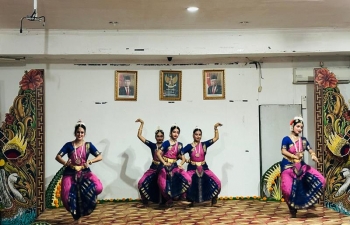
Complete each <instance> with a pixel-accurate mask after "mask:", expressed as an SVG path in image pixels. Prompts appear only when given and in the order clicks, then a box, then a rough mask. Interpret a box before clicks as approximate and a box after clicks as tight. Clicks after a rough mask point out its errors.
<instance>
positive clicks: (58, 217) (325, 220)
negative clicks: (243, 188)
mask: <svg viewBox="0 0 350 225" xmlns="http://www.w3.org/2000/svg"><path fill="white" fill-rule="evenodd" d="M136 205H137V204H135V203H132V202H130V203H113V202H110V203H104V204H99V205H98V206H97V208H96V210H95V211H94V212H93V213H92V214H91V215H90V216H87V217H84V218H83V223H82V225H85V224H90V225H91V224H96V225H99V224H103V225H104V224H109V225H111V224H114V225H117V224H118V225H123V224H128V225H166V224H169V225H179V224H181V225H211V224H215V225H219V224H242V225H244V224H269V225H274V224H276V225H277V224H278V225H280V224H283V225H288V224H293V225H297V224H310V225H311V224H324V225H328V224H337V225H338V224H343V225H350V217H348V216H346V215H343V214H339V213H337V212H334V211H332V210H330V209H327V208H324V207H322V206H317V208H316V210H315V211H307V210H299V211H298V214H297V218H290V216H289V212H288V207H287V206H286V204H285V203H281V202H262V201H248V200H233V201H232V200H231V201H219V205H220V207H210V206H209V205H208V204H198V205H196V206H195V207H192V208H186V207H184V206H179V205H177V206H175V207H174V208H172V209H171V210H169V211H164V208H163V209H162V208H161V209H160V208H158V206H157V205H151V206H150V207H148V208H143V209H139V208H136ZM37 221H45V222H48V223H50V224H52V225H67V224H73V223H74V220H73V219H72V217H71V215H70V214H69V213H68V212H67V211H66V210H65V209H64V208H58V209H47V210H45V212H44V213H43V214H41V215H40V216H39V217H38V219H37Z"/></svg>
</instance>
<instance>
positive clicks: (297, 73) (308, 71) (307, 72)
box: [293, 67, 350, 84]
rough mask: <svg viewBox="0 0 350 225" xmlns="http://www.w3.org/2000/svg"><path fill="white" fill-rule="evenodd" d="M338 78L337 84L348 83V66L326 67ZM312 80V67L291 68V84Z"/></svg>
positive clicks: (349, 69) (349, 71) (349, 78)
mask: <svg viewBox="0 0 350 225" xmlns="http://www.w3.org/2000/svg"><path fill="white" fill-rule="evenodd" d="M327 69H328V70H330V71H332V72H333V73H334V74H335V76H336V78H337V79H338V84H349V83H350V68H349V67H327ZM313 82H314V68H293V84H308V83H313Z"/></svg>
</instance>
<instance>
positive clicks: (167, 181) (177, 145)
mask: <svg viewBox="0 0 350 225" xmlns="http://www.w3.org/2000/svg"><path fill="white" fill-rule="evenodd" d="M179 134H180V128H179V127H178V126H176V125H174V126H172V127H171V128H170V139H169V140H167V141H165V142H164V143H163V144H162V147H161V148H160V150H158V151H157V156H158V158H159V160H160V161H161V162H162V164H161V169H160V171H159V175H158V186H159V189H160V192H161V193H162V195H163V197H164V198H165V200H166V206H167V207H168V208H171V207H172V206H173V201H174V200H182V203H183V201H185V200H186V191H187V189H188V188H189V186H190V185H191V177H190V176H189V175H188V174H187V173H186V171H185V170H184V169H183V168H182V165H183V164H184V163H185V161H186V160H185V156H184V155H182V154H181V149H182V143H181V142H178V141H177V139H178V137H179ZM178 159H181V160H182V161H181V163H180V165H177V160H178Z"/></svg>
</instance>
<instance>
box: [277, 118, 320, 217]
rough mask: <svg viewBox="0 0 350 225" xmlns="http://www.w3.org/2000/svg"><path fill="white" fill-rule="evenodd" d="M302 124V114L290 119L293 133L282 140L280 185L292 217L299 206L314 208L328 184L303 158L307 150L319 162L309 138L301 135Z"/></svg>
mask: <svg viewBox="0 0 350 225" xmlns="http://www.w3.org/2000/svg"><path fill="white" fill-rule="evenodd" d="M303 127H304V123H303V118H301V117H295V118H294V119H293V120H292V121H291V122H290V129H291V134H290V135H289V136H286V137H284V138H283V140H282V150H281V151H282V155H283V159H282V161H281V188H282V194H283V197H284V199H285V201H286V203H287V205H288V207H289V211H290V214H291V217H292V218H295V217H296V213H297V210H298V209H308V208H313V207H314V204H315V203H316V202H317V200H318V198H319V197H320V196H321V194H322V189H323V187H324V185H325V179H324V177H323V176H322V175H321V173H319V172H318V171H317V170H315V169H314V168H312V167H311V166H309V165H307V164H306V163H305V162H304V160H303V156H304V151H305V150H306V151H308V152H309V153H310V155H311V158H312V160H314V161H315V162H318V160H317V157H316V154H315V152H314V151H313V150H312V149H311V146H310V144H309V142H308V141H307V139H306V138H305V137H302V136H300V135H301V132H302V130H303Z"/></svg>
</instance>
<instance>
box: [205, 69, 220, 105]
mask: <svg viewBox="0 0 350 225" xmlns="http://www.w3.org/2000/svg"><path fill="white" fill-rule="evenodd" d="M203 99H204V100H211V99H213V100H215V99H225V71H224V70H203Z"/></svg>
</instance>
